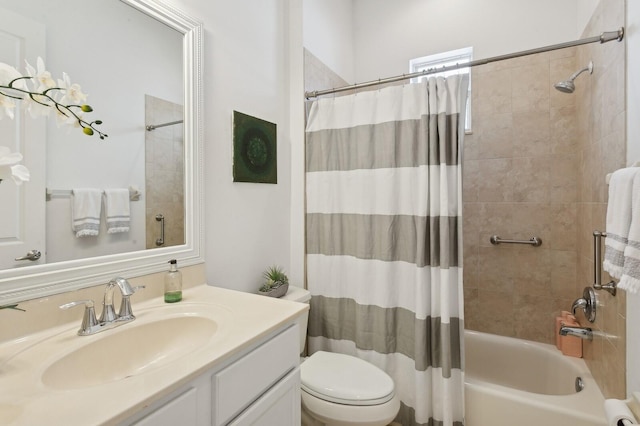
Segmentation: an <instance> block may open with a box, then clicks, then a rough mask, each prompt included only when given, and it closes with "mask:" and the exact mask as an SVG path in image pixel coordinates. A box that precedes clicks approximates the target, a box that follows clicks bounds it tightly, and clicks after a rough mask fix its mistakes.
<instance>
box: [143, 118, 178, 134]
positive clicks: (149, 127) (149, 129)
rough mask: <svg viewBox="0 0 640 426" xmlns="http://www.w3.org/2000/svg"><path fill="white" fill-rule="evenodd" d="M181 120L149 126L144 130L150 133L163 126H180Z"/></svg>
mask: <svg viewBox="0 0 640 426" xmlns="http://www.w3.org/2000/svg"><path fill="white" fill-rule="evenodd" d="M182 121H183V120H178V121H170V122H168V123H162V124H149V125H148V126H147V127H146V129H147V131H149V132H150V131H152V130H155V129H157V128H158V127H164V126H173V125H174V124H180V123H182Z"/></svg>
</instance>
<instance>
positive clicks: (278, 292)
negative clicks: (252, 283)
mask: <svg viewBox="0 0 640 426" xmlns="http://www.w3.org/2000/svg"><path fill="white" fill-rule="evenodd" d="M287 290H289V283H287V284H283V285H281V286H280V287H277V288H273V289H271V290H269V291H258V294H261V295H263V296H269V297H282V296H284V295H285V294H287Z"/></svg>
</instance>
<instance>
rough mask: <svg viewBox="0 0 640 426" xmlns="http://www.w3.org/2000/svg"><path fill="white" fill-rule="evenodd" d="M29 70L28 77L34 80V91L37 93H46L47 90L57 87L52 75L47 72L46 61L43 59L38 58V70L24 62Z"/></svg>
mask: <svg viewBox="0 0 640 426" xmlns="http://www.w3.org/2000/svg"><path fill="white" fill-rule="evenodd" d="M24 62H25V63H26V64H27V65H26V67H25V68H26V69H27V75H29V77H31V78H32V80H33V82H34V89H35V91H36V92H40V93H42V92H44V91H45V90H47V89H51V88H52V87H56V81H55V80H54V79H53V77H52V76H51V73H50V72H49V71H47V70H46V69H45V67H44V61H43V60H42V58H41V57H39V56H38V60H37V67H38V69H37V70H36V69H34V68H33V66H31V64H29V62H27V61H24Z"/></svg>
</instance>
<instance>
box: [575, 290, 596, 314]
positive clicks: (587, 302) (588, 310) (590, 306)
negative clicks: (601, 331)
mask: <svg viewBox="0 0 640 426" xmlns="http://www.w3.org/2000/svg"><path fill="white" fill-rule="evenodd" d="M578 308H580V309H582V311H583V312H584V316H585V317H586V318H587V320H588V321H589V322H594V321H595V320H596V293H595V291H593V288H591V287H585V288H584V290H583V291H582V297H581V298H580V299H576V300H574V302H573V304H572V305H571V313H572V314H574V315H575V314H576V311H577V310H578Z"/></svg>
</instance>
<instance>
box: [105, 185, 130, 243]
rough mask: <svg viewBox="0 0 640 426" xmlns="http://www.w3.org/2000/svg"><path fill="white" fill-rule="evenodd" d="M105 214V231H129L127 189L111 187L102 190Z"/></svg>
mask: <svg viewBox="0 0 640 426" xmlns="http://www.w3.org/2000/svg"><path fill="white" fill-rule="evenodd" d="M104 196H105V210H106V216H107V233H108V234H117V233H120V232H129V223H130V221H131V218H130V216H131V213H130V207H129V189H127V188H111V189H105V190H104Z"/></svg>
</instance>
